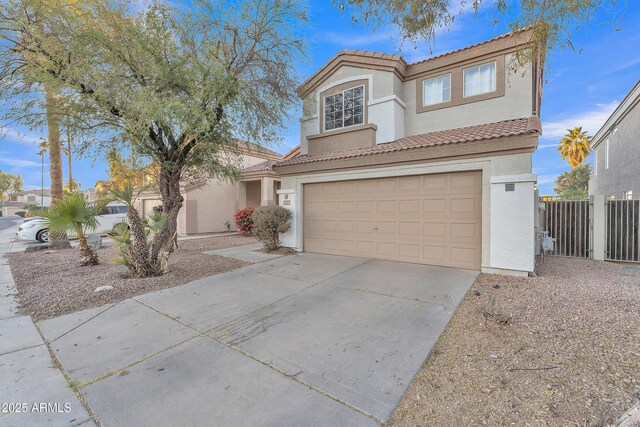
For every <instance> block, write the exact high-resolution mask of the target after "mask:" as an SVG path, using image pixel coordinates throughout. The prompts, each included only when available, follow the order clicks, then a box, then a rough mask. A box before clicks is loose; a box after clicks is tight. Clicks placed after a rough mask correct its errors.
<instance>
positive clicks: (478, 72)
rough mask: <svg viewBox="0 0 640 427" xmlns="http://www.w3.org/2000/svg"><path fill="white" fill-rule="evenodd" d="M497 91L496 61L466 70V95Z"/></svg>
mask: <svg viewBox="0 0 640 427" xmlns="http://www.w3.org/2000/svg"><path fill="white" fill-rule="evenodd" d="M495 91H496V63H495V62H490V63H489V64H483V65H479V66H477V67H472V68H467V69H466V70H464V96H465V98H466V97H469V96H475V95H481V94H483V93H489V92H495Z"/></svg>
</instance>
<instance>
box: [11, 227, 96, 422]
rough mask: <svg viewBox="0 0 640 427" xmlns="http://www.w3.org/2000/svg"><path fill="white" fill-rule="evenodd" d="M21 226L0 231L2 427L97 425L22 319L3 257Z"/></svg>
mask: <svg viewBox="0 0 640 427" xmlns="http://www.w3.org/2000/svg"><path fill="white" fill-rule="evenodd" d="M2 221H3V222H7V221H11V220H9V219H6V218H4V219H2ZM21 222H22V221H21V220H16V221H15V224H14V223H12V224H10V225H9V227H7V228H5V229H3V230H2V231H0V405H3V407H0V426H34V425H43V426H44V425H58V426H78V425H83V426H89V425H95V424H94V423H93V421H92V419H91V417H90V416H89V413H88V412H87V410H86V409H85V407H84V406H83V405H82V403H81V402H80V401H79V400H78V398H77V397H76V395H75V394H74V392H73V390H72V389H71V388H70V387H69V386H68V383H67V380H66V379H65V377H64V375H63V374H62V372H61V371H60V370H59V369H57V367H56V366H55V362H54V361H53V359H52V358H51V354H50V353H49V349H48V348H47V346H46V345H45V343H44V340H43V339H42V337H41V336H40V333H39V332H38V330H37V329H36V327H35V325H34V324H33V322H32V321H31V317H29V316H20V315H18V300H17V294H16V289H15V283H14V281H13V277H12V275H11V270H10V268H9V265H8V262H7V259H6V258H3V257H2V255H4V254H5V253H7V252H9V250H10V247H11V241H12V240H13V239H14V237H15V232H16V228H17V226H18V224H19V223H21ZM5 225H6V223H5ZM5 404H6V405H7V406H4V405H5Z"/></svg>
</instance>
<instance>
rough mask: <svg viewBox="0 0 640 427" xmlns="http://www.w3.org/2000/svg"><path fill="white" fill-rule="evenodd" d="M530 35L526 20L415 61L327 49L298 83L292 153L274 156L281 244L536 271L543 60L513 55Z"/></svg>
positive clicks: (506, 270)
mask: <svg viewBox="0 0 640 427" xmlns="http://www.w3.org/2000/svg"><path fill="white" fill-rule="evenodd" d="M530 42H531V32H530V31H529V30H524V31H520V32H517V33H509V34H505V35H502V36H499V37H496V38H494V39H492V40H489V41H487V42H484V43H480V44H477V45H473V46H469V47H466V48H464V49H460V50H457V51H454V52H450V53H447V54H444V55H441V56H437V57H433V58H430V59H427V60H424V61H420V62H417V63H413V64H408V63H407V62H406V61H405V60H404V59H403V58H402V57H401V56H399V55H392V54H383V53H374V52H365V51H360V50H355V51H354V50H345V51H341V52H340V53H338V54H337V55H336V56H334V57H333V58H332V59H331V60H329V61H328V62H327V63H326V64H325V65H323V66H322V67H321V68H320V69H319V70H318V71H317V72H316V73H314V74H313V75H312V76H311V77H309V78H308V79H307V80H306V81H305V82H304V83H303V84H302V85H301V86H300V87H299V89H298V94H299V96H300V98H301V99H302V103H303V117H302V118H300V155H298V156H297V157H295V158H292V159H290V160H285V161H283V162H280V163H277V164H276V165H275V166H274V169H275V171H276V172H277V173H278V174H279V175H280V177H281V190H280V191H279V194H280V205H281V206H284V207H287V208H289V209H291V210H292V212H293V224H292V229H291V231H290V232H289V233H287V234H285V235H283V236H282V239H283V243H284V244H285V245H287V246H290V247H293V248H296V249H297V250H301V251H308V252H319V253H327V254H336V255H346V256H356V257H366V258H376V259H387V260H395V261H406V262H412V263H423V264H431V265H439V266H447V267H461V268H468V269H477V270H482V271H484V272H491V273H504V274H515V275H525V274H527V273H528V272H531V271H533V269H534V240H535V227H534V205H535V203H534V193H535V184H536V176H535V175H534V174H533V173H532V153H533V151H535V149H536V147H537V144H538V137H539V135H540V134H541V126H540V120H539V112H540V103H541V91H542V83H541V82H542V64H541V61H539V60H536V59H532V60H527V61H526V63H525V64H523V61H522V60H520V61H516V59H517V58H516V57H517V56H518V53H522V52H524V51H525V50H526V49H528V48H529V47H530ZM529 56H532V55H529ZM518 58H521V56H518Z"/></svg>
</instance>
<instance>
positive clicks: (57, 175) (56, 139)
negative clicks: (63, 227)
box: [44, 83, 71, 249]
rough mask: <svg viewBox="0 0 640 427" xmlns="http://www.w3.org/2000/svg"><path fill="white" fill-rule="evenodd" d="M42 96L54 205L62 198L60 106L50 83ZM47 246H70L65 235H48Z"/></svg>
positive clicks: (45, 86)
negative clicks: (45, 116) (45, 117)
mask: <svg viewBox="0 0 640 427" xmlns="http://www.w3.org/2000/svg"><path fill="white" fill-rule="evenodd" d="M44 98H45V108H46V114H47V133H48V141H47V143H48V149H49V175H50V176H51V204H52V205H55V204H56V202H57V201H58V200H60V199H61V198H62V195H63V191H62V155H61V153H60V108H59V105H58V99H57V98H58V94H57V93H56V91H55V89H54V88H53V87H51V85H50V84H47V83H44ZM49 247H51V248H56V249H61V248H70V247H71V244H69V239H67V238H66V236H64V237H61V236H57V237H56V236H54V235H53V234H50V235H49Z"/></svg>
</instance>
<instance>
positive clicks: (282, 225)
mask: <svg viewBox="0 0 640 427" xmlns="http://www.w3.org/2000/svg"><path fill="white" fill-rule="evenodd" d="M251 218H252V219H253V233H254V234H255V236H256V238H257V239H258V240H260V241H261V242H262V243H264V247H265V249H266V250H267V251H269V252H271V251H275V250H276V249H278V248H279V247H280V234H281V233H286V232H287V231H289V230H290V229H291V211H289V210H288V209H286V208H283V207H282V206H275V205H272V206H260V207H259V208H257V209H256V210H255V211H254V212H253V215H252V216H251Z"/></svg>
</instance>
